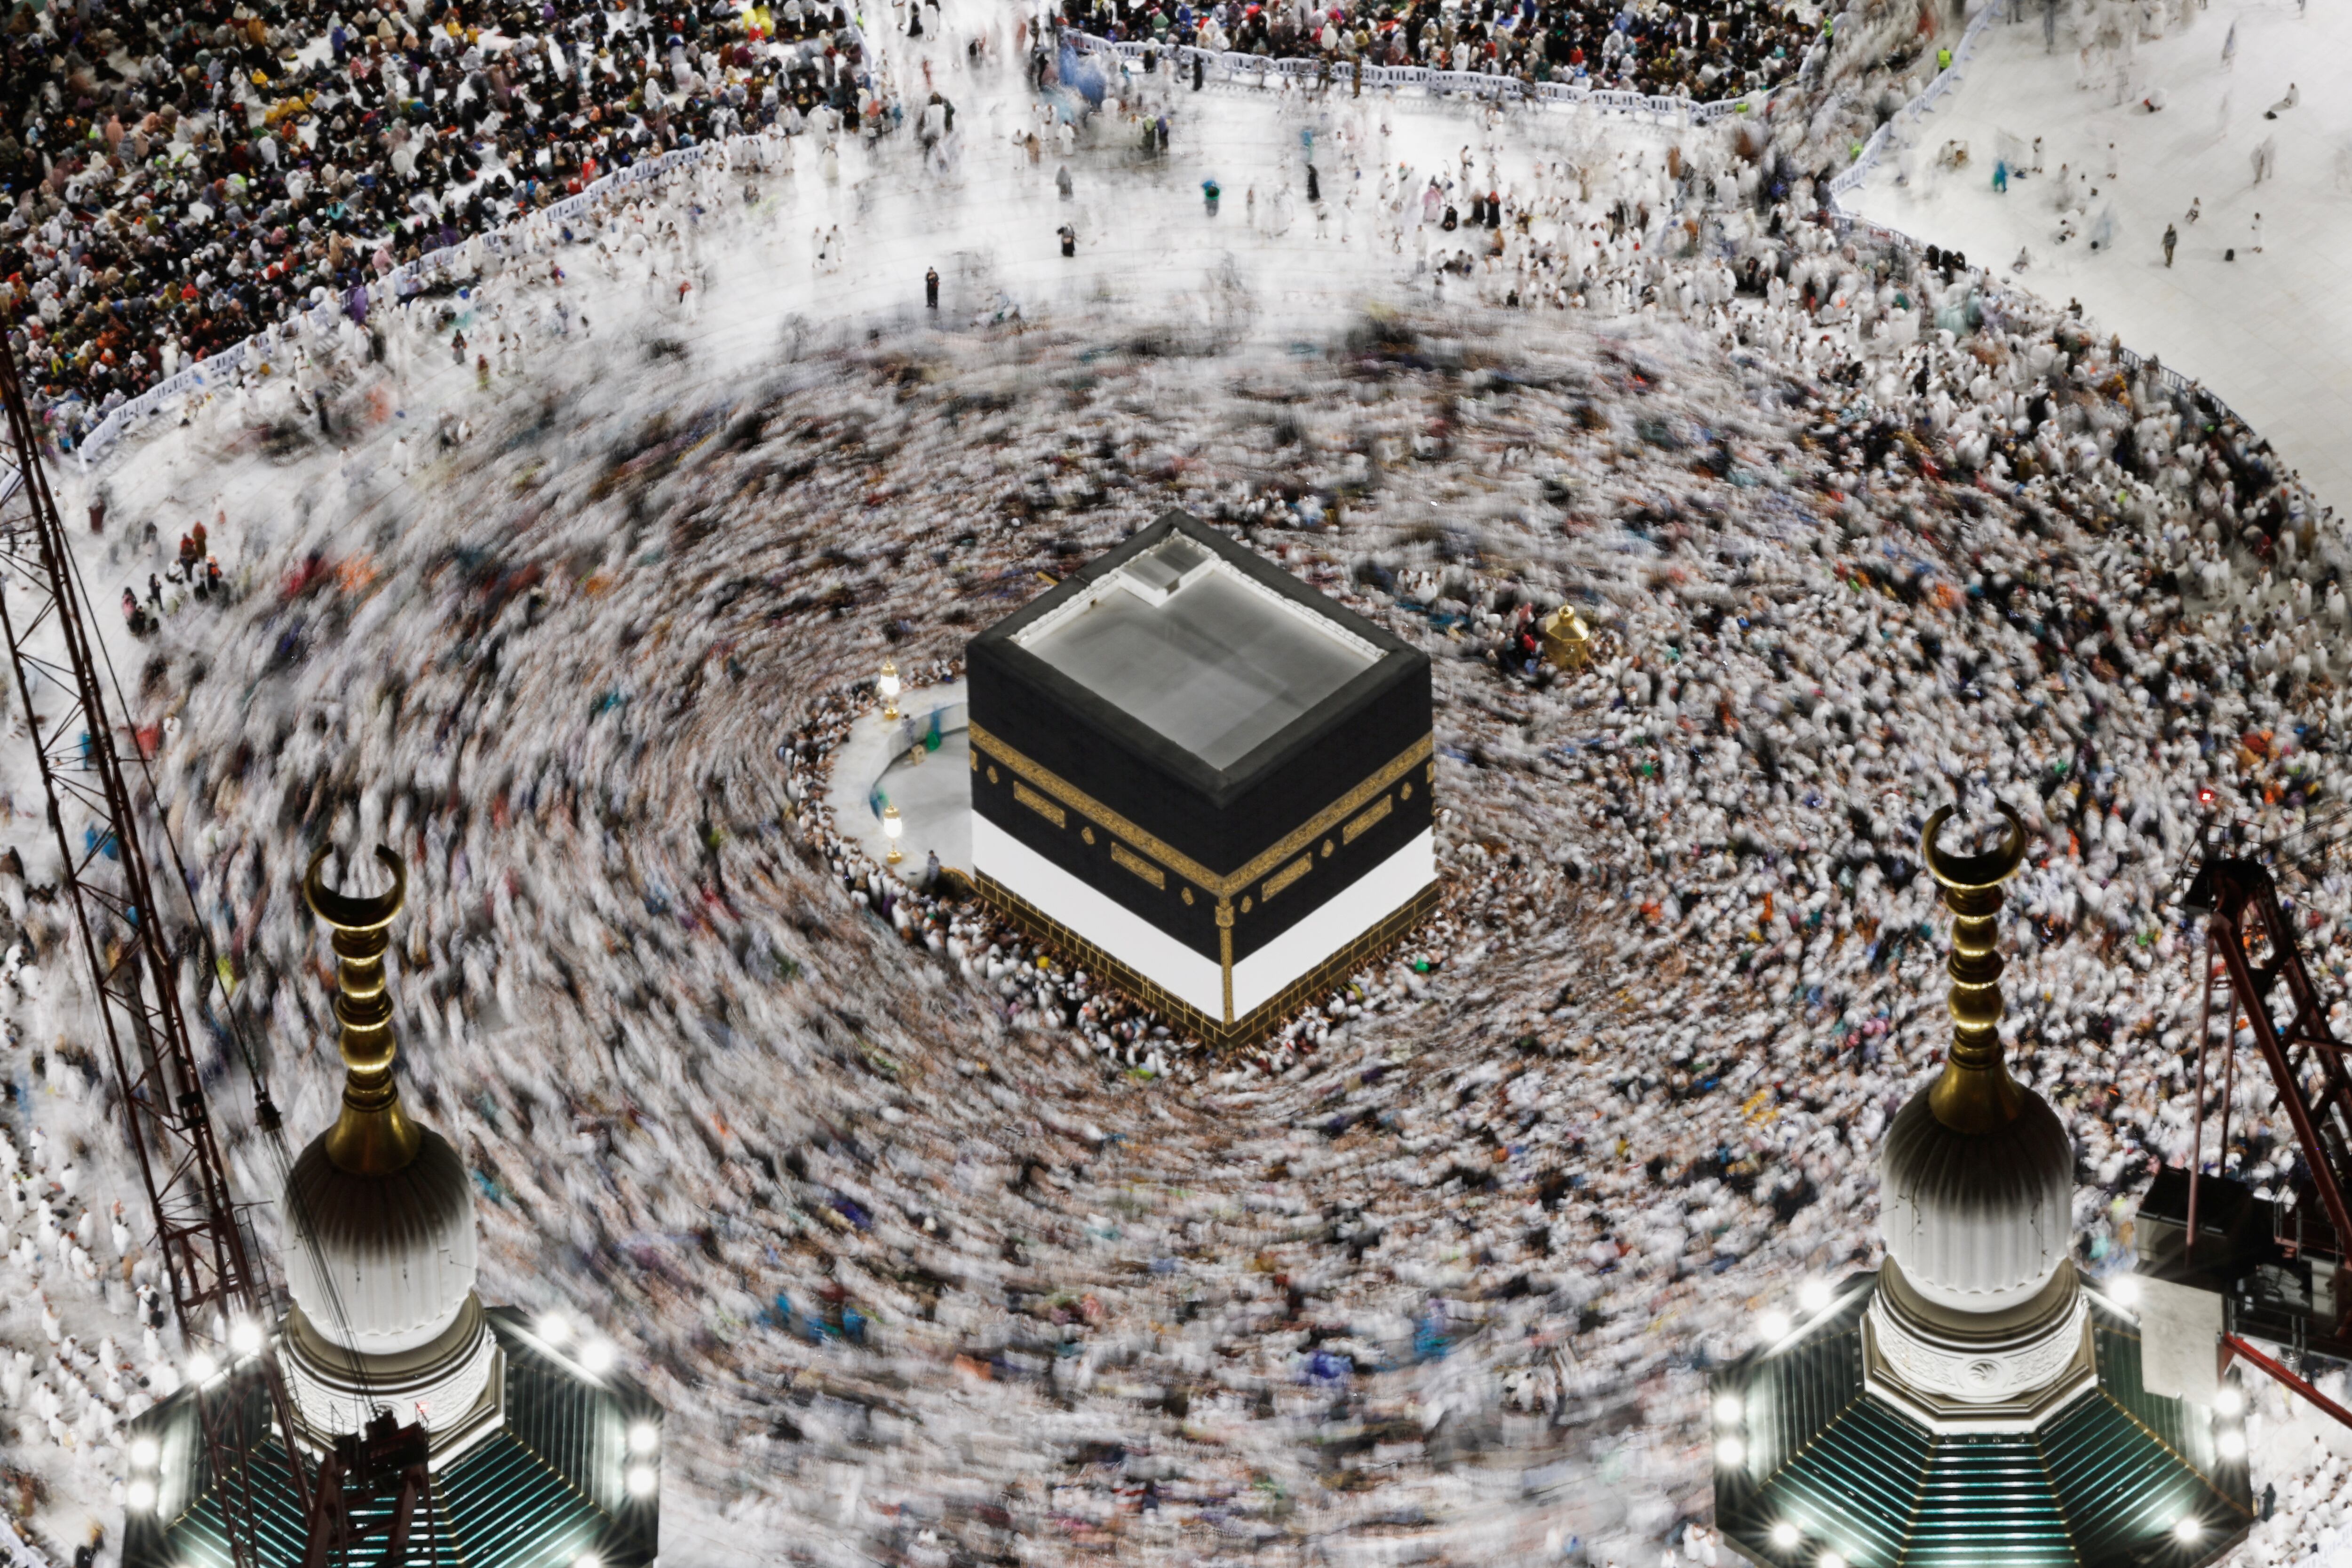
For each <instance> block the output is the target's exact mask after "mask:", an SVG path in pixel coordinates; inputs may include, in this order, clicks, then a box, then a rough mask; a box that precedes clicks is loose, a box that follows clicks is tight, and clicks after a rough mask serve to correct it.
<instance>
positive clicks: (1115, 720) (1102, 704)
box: [968, 509, 1429, 807]
mask: <svg viewBox="0 0 2352 1568" xmlns="http://www.w3.org/2000/svg"><path fill="white" fill-rule="evenodd" d="M1173 534H1181V535H1182V536H1184V537H1185V538H1189V539H1191V540H1192V541H1193V542H1194V543H1196V544H1198V545H1199V546H1201V547H1202V549H1205V550H1207V551H1208V552H1209V553H1210V554H1211V555H1213V556H1214V557H1215V558H1216V559H1218V560H1221V561H1223V562H1224V563H1225V564H1226V565H1227V566H1229V567H1231V568H1232V569H1233V570H1234V571H1235V572H1236V573H1238V574H1240V575H1241V576H1242V577H1244V578H1246V579H1247V580H1249V581H1250V582H1251V583H1254V584H1256V585H1258V586H1259V587H1261V588H1264V589H1265V590H1267V591H1270V592H1271V593H1273V594H1274V595H1276V596H1278V597H1279V598H1281V599H1282V600H1284V601H1287V602H1288V603H1289V604H1291V605H1293V606H1295V607H1297V609H1299V610H1302V611H1304V612H1307V613H1308V614H1309V615H1311V616H1313V617H1315V618H1317V619H1318V620H1319V621H1321V622H1324V623H1325V624H1326V625H1328V627H1329V628H1331V629H1332V631H1333V632H1335V633H1337V634H1338V637H1339V638H1340V639H1344V640H1345V641H1347V642H1348V643H1360V644H1365V645H1368V652H1367V653H1366V654H1365V656H1363V657H1361V658H1359V659H1356V660H1354V661H1352V662H1351V664H1350V667H1349V671H1348V672H1346V673H1344V675H1343V676H1332V677H1329V678H1326V679H1324V680H1322V681H1320V682H1318V684H1317V685H1315V686H1314V687H1312V688H1311V691H1310V695H1311V696H1312V700H1311V701H1307V702H1306V703H1304V704H1303V705H1302V706H1301V709H1300V711H1298V712H1297V714H1296V716H1292V717H1290V718H1289V719H1288V721H1287V722H1286V723H1283V724H1281V725H1280V726H1279V727H1276V728H1274V729H1273V730H1272V732H1271V733H1270V734H1267V735H1265V737H1264V738H1263V739H1260V740H1257V741H1256V743H1255V744H1254V745H1251V746H1249V747H1248V748H1247V749H1246V750H1245V751H1244V752H1242V753H1241V754H1240V755H1238V756H1234V757H1231V758H1223V757H1222V756H1221V755H1220V754H1219V753H1218V752H1216V751H1214V750H1213V749H1208V748H1203V747H1198V746H1188V745H1185V744H1183V743H1182V742H1181V741H1180V740H1178V739H1175V738H1171V737H1170V735H1168V734H1167V733H1165V732H1164V731H1163V730H1162V729H1161V728H1158V727H1153V725H1151V724H1150V723H1149V722H1147V721H1146V720H1145V719H1144V718H1141V717H1139V716H1137V714H1136V713H1135V712H1134V711H1132V708H1131V706H1129V705H1125V704H1122V703H1121V702H1119V701H1117V700H1114V699H1112V698H1111V697H1108V696H1106V695H1103V692H1102V691H1101V690H1100V689H1098V687H1097V686H1095V685H1089V684H1088V683H1087V681H1085V680H1081V679H1077V678H1074V677H1073V676H1072V675H1071V674H1066V673H1065V672H1064V671H1063V670H1062V669H1058V668H1056V667H1055V664H1054V663H1053V662H1051V661H1049V660H1048V659H1047V658H1045V657H1041V656H1040V655H1039V654H1038V653H1034V652H1032V651H1031V650H1030V649H1029V648H1027V647H1024V646H1023V643H1024V635H1025V634H1026V633H1028V632H1030V631H1031V629H1032V628H1034V627H1036V626H1037V625H1038V624H1039V622H1044V621H1046V620H1048V619H1049V618H1050V617H1052V616H1053V615H1054V614H1055V612H1057V611H1059V610H1061V609H1062V608H1063V607H1064V606H1065V605H1066V604H1068V603H1070V601H1073V600H1075V599H1077V598H1079V597H1080V596H1081V595H1084V594H1087V592H1089V591H1091V590H1092V589H1093V588H1094V586H1095V585H1096V584H1097V582H1098V581H1099V580H1101V579H1103V578H1105V577H1108V576H1109V575H1110V574H1112V573H1114V572H1117V571H1118V570H1120V569H1122V568H1123V567H1126V566H1127V565H1128V563H1129V562H1130V561H1133V560H1135V559H1137V558H1139V557H1142V556H1144V555H1146V554H1147V553H1148V552H1150V551H1152V550H1154V549H1157V548H1158V547H1160V545H1162V544H1163V543H1165V542H1166V541H1167V540H1168V538H1170V536H1171V535H1173ZM1279 614H1280V612H1279V610H1275V611H1273V612H1272V616H1278V615H1279ZM1269 618H1271V616H1270V617H1269ZM968 658H969V662H970V664H971V668H972V669H973V670H974V672H975V673H976V674H977V673H978V672H980V671H982V670H983V669H985V670H986V671H987V672H988V673H989V674H992V675H995V676H998V677H1000V679H1003V680H1008V681H1010V682H1011V683H1012V684H1013V685H1014V686H1016V687H1019V688H1026V689H1027V690H1029V691H1032V692H1034V693H1036V694H1037V695H1042V696H1044V697H1046V698H1048V699H1049V700H1050V703H1051V705H1052V706H1059V707H1061V708H1064V709H1066V710H1067V711H1069V712H1070V713H1071V714H1073V715H1075V716H1077V717H1078V718H1080V719H1081V720H1082V721H1083V722H1084V723H1085V724H1086V725H1087V727H1089V728H1090V729H1092V730H1093V731H1094V732H1096V733H1097V734H1098V735H1100V736H1103V737H1108V738H1110V739H1114V740H1116V741H1117V742H1118V744H1119V745H1120V746H1122V747H1125V748H1127V749H1129V750H1131V751H1133V752H1135V753H1136V754H1138V756H1139V758H1141V759H1143V760H1144V761H1146V763H1147V764H1148V765H1149V766H1151V767H1153V768H1155V769H1157V770H1160V771H1162V772H1164V773H1165V774H1166V775H1167V776H1168V777H1169V778H1170V779H1171V781H1175V782H1179V783H1181V784H1182V785H1184V786H1187V787H1189V789H1191V790H1192V791H1194V792H1197V793H1198V794H1199V795H1201V796H1202V797H1204V798H1206V800H1208V801H1209V802H1210V803H1211V804H1212V805H1213V806H1217V807H1223V806H1229V805H1231V804H1233V803H1234V802H1235V801H1237V800H1241V799H1242V798H1244V796H1246V795H1247V794H1248V793H1249V792H1250V791H1251V789H1252V788H1253V787H1254V786H1255V785H1256V784H1258V783H1260V782H1261V781H1263V780H1265V779H1267V778H1269V777H1271V776H1273V775H1275V774H1277V773H1280V772H1282V771H1284V770H1285V769H1286V768H1288V767H1289V766H1290V764H1292V763H1293V762H1294V761H1295V760H1296V759H1297V758H1298V757H1299V756H1300V755H1301V754H1302V753H1303V752H1306V751H1307V750H1308V749H1309V748H1311V747H1316V746H1317V745H1318V743H1321V742H1323V741H1326V740H1327V739H1328V737H1330V736H1331V735H1333V734H1334V733H1335V732H1338V731H1341V730H1344V729H1346V728H1348V727H1349V726H1350V725H1351V724H1358V723H1359V722H1360V719H1361V717H1362V716H1363V715H1364V714H1365V713H1366V712H1367V711H1369V710H1373V709H1376V708H1378V707H1379V706H1381V705H1382V701H1383V698H1385V697H1387V696H1389V695H1391V694H1396V693H1400V692H1405V693H1411V692H1412V691H1414V690H1416V689H1417V690H1419V691H1421V692H1423V693H1425V691H1426V688H1427V683H1428V671H1429V657H1428V655H1427V654H1425V653H1422V652H1421V651H1420V650H1419V649H1417V648H1415V647H1413V646H1412V645H1411V644H1410V643H1405V642H1403V641H1402V640H1401V639H1400V638H1398V637H1396V636H1394V635H1393V634H1391V632H1387V631H1385V630H1383V629H1382V628H1381V627H1379V626H1377V625H1374V624H1373V623H1372V622H1370V621H1367V620H1365V619H1364V618H1363V617H1362V616H1360V615H1358V614H1356V613H1355V612H1352V611H1350V610H1349V609H1348V608H1347V607H1346V606H1344V605H1342V604H1340V603H1339V601H1336V600H1334V599H1332V598H1330V597H1329V596H1328V595H1326V594H1323V593H1318V592H1317V591H1315V590H1314V589H1312V588H1310V587H1308V586H1307V585H1306V584H1304V583H1302V582H1300V581H1299V580H1297V578H1295V577H1293V576H1292V575H1291V574H1290V573H1289V572H1287V571H1285V570H1283V569H1282V568H1281V567H1279V566H1277V565H1276V564H1275V563H1273V562H1271V561H1269V560H1267V559H1265V558H1264V557H1263V556H1260V555H1259V554H1257V553H1256V552H1255V550H1252V549H1247V548H1245V547H1244V546H1242V545H1239V544H1236V543H1234V541H1233V540H1231V539H1228V538H1225V537H1224V536H1223V534H1221V533H1219V532H1218V531H1217V530H1215V529H1214V528H1210V527H1208V526H1207V525H1206V524H1203V523H1202V522H1201V521H1199V520H1198V519H1197V518H1195V517H1192V516H1191V515H1190V514H1188V513H1185V512H1182V511H1178V510H1172V509H1171V510H1170V511H1167V512H1164V513H1162V514H1161V515H1160V518H1159V520H1158V521H1156V522H1154V523H1152V524H1151V525H1150V526H1149V527H1148V528H1142V529H1140V530H1139V531H1138V532H1136V533H1135V534H1134V535H1133V536H1131V537H1130V538H1128V539H1127V540H1126V541H1125V542H1124V543H1122V544H1120V545H1118V547H1117V548H1115V549H1111V550H1109V551H1108V552H1107V553H1105V554H1103V555H1101V556H1099V557H1097V558H1096V559H1094V560H1091V561H1089V562H1087V564H1086V565H1085V566H1083V567H1081V568H1079V569H1078V570H1076V571H1075V572H1073V573H1071V574H1070V576H1069V577H1067V578H1066V579H1065V580H1063V581H1062V582H1061V583H1060V584H1059V585H1058V586H1057V587H1055V589H1053V590H1052V591H1050V592H1047V593H1045V594H1043V595H1040V596H1039V597H1038V598H1037V599H1035V600H1034V601H1031V602H1030V603H1029V604H1027V605H1025V606H1024V607H1023V608H1022V609H1021V610H1019V611H1017V612H1014V613H1013V614H1012V615H1009V616H1007V617H1006V618H1005V619H1004V620H1003V621H1000V622H997V623H996V624H995V625H993V626H991V627H990V628H988V629H987V630H986V631H985V632H981V633H980V634H979V635H978V636H977V637H974V638H973V639H972V641H971V644H970V648H969V650H968ZM1171 678H1174V675H1173V674H1171ZM988 684H989V683H988V678H987V676H986V675H982V676H981V677H980V678H979V679H977V680H975V683H974V695H973V717H974V718H975V719H977V720H979V721H980V722H981V723H982V725H984V726H988V727H992V728H1000V729H1001V724H1002V716H1001V715H999V716H992V715H991V714H989V713H988V712H987V711H986V709H987V707H988V706H989V703H988V700H987V696H988ZM1419 731H1420V733H1422V734H1426V733H1427V731H1428V722H1427V707H1426V699H1425V696H1424V698H1423V704H1422V707H1421V714H1420V723H1419ZM1408 738H1409V737H1408ZM1402 744H1403V742H1402V740H1400V741H1399V744H1398V746H1397V747H1391V748H1390V749H1391V751H1393V750H1395V749H1399V748H1401V747H1402ZM1383 759H1385V758H1383Z"/></svg>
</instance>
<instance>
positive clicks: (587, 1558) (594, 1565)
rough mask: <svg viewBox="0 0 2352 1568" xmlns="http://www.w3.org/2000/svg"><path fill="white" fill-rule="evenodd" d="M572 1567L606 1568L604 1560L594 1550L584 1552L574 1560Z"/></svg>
mask: <svg viewBox="0 0 2352 1568" xmlns="http://www.w3.org/2000/svg"><path fill="white" fill-rule="evenodd" d="M572 1568H604V1559H603V1558H601V1557H599V1556H597V1555H596V1554H595V1553H594V1552H582V1553H581V1554H580V1555H579V1556H577V1557H574V1558H573V1559H572Z"/></svg>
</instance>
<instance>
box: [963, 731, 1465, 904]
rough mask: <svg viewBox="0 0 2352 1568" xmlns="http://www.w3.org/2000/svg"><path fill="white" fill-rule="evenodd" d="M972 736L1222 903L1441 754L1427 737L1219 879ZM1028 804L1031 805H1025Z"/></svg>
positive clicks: (979, 734) (1066, 785)
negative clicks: (1417, 766)
mask: <svg viewBox="0 0 2352 1568" xmlns="http://www.w3.org/2000/svg"><path fill="white" fill-rule="evenodd" d="M971 744H972V745H973V746H975V747H979V748H980V749H981V750H982V751H985V752H987V753H988V754H989V755H991V756H992V757H994V758H996V759H997V760H998V761H1000V762H1002V763H1003V764H1004V765H1005V766H1006V767H1007V768H1012V769H1013V772H1014V773H1016V774H1018V775H1019V776H1020V777H1021V778H1023V779H1027V780H1028V781H1029V782H1030V783H1031V784H1033V785H1034V786H1035V787H1036V788H1038V789H1042V790H1044V791H1045V793H1046V794H1048V795H1051V796H1052V797H1053V798H1054V799H1055V800H1059V801H1060V802H1061V803H1062V804H1063V805H1065V806H1067V807H1068V808H1069V809H1070V810H1074V811H1076V812H1077V813H1078V815H1080V816H1082V817H1086V818H1089V819H1091V820H1092V821H1094V822H1096V823H1097V825H1099V826H1101V827H1105V828H1108V829H1109V830H1110V831H1112V832H1114V833H1117V834H1118V836H1119V837H1121V838H1123V839H1125V840H1127V841H1129V843H1131V844H1134V845H1135V846H1136V847H1137V848H1139V849H1140V850H1142V851H1143V852H1145V853H1147V854H1149V855H1150V856H1151V857H1152V858H1153V859H1154V860H1157V861H1159V862H1160V863H1162V864H1163V865H1165V866H1167V867H1168V868H1169V869H1170V870H1171V871H1173V872H1174V873H1176V874H1177V875H1178V876H1181V877H1182V878H1183V879H1184V880H1185V881H1187V882H1189V883H1192V884H1193V885H1194V886H1196V887H1199V888H1202V889H1203V890H1205V891H1207V892H1209V893H1213V894H1216V895H1217V896H1218V897H1220V898H1230V897H1232V896H1233V895H1234V894H1236V893H1239V892H1240V891H1241V890H1242V889H1243V888H1245V887H1247V886H1249V885H1250V883H1254V882H1256V881H1257V880H1258V879H1259V878H1260V877H1263V876H1265V874H1266V873H1268V872H1271V871H1273V870H1274V869H1275V867H1276V866H1278V865H1281V864H1283V863H1284V862H1286V861H1289V860H1291V859H1292V858H1294V857H1295V856H1296V855H1297V853H1298V852H1299V851H1301V850H1303V849H1305V848H1306V847H1307V845H1308V844H1311V843H1313V842H1314V841H1316V840H1317V839H1318V838H1320V837H1322V836H1323V835H1324V834H1325V833H1327V832H1328V831H1331V829H1332V828H1334V827H1336V826H1338V825H1339V823H1341V822H1343V821H1347V820H1348V819H1349V818H1350V817H1352V816H1354V815H1355V814H1356V813H1357V812H1359V811H1360V810H1363V809H1364V807H1365V806H1366V805H1367V804H1369V803H1370V801H1371V800H1372V799H1373V798H1374V797H1375V796H1377V795H1379V794H1381V792H1382V791H1384V790H1385V789H1388V787H1389V786H1390V785H1391V784H1394V783H1395V782H1396V781H1397V780H1398V779H1401V778H1402V777H1403V776H1404V775H1405V774H1407V773H1410V772H1411V771H1412V769H1413V768H1414V766H1415V765H1416V764H1418V763H1422V762H1425V761H1429V760H1430V759H1431V758H1433V756H1434V755H1435V753H1436V749H1437V743H1436V737H1435V736H1434V735H1424V736H1423V737H1421V738H1420V739H1419V740H1416V741H1414V742H1413V743H1412V745H1411V746H1409V747H1405V748H1404V750H1402V752H1399V753H1398V754H1397V755H1396V756H1394V757H1392V758H1390V759H1389V760H1388V761H1387V762H1385V763H1382V764H1381V767H1380V768H1378V769H1377V770H1375V771H1374V772H1373V773H1372V774H1371V775H1370V777H1369V778H1367V779H1365V780H1364V781H1363V782H1362V783H1360V784H1359V785H1357V786H1356V787H1355V788H1354V789H1349V791H1348V792H1347V793H1346V794H1344V795H1342V796H1340V797H1339V799H1338V800H1334V801H1332V802H1331V803H1330V804H1329V805H1328V806H1326V807H1324V808H1323V809H1322V810H1319V811H1318V812H1316V813H1315V815H1313V816H1312V817H1309V818H1308V819H1307V821H1305V822H1303V823H1301V824H1300V825H1299V826H1298V827H1297V828H1294V829H1292V830H1291V831H1289V832H1287V833H1286V834H1284V835H1283V836H1282V838H1281V840H1280V841H1278V842H1276V843H1275V844H1274V845H1273V846H1272V847H1270V848H1268V849H1266V850H1265V851H1264V852H1262V853H1260V854H1257V855H1255V856H1254V857H1253V858H1252V859H1251V860H1250V862H1249V863H1248V864H1246V865H1244V866H1243V867H1242V868H1241V869H1240V870H1238V871H1236V872H1234V873H1232V874H1230V875H1220V874H1219V873H1216V872H1213V871H1211V870H1210V869H1209V868H1208V867H1207V866H1204V865H1202V863H1201V862H1199V861H1196V860H1194V859H1193V858H1192V856H1190V855H1188V854H1186V853H1184V852H1182V851H1181V850H1179V849H1177V848H1176V847H1175V846H1174V845H1172V844H1171V843H1169V842H1168V841H1166V840H1164V839H1162V838H1160V836H1159V835H1158V834H1156V833H1153V832H1150V831H1148V830H1146V829H1145V828H1143V827H1142V826H1140V825H1139V824H1138V823H1136V822H1133V821H1129V820H1128V819H1127V818H1125V817H1122V816H1120V815H1119V814H1118V812H1117V811H1114V810H1111V809H1110V808H1109V807H1108V806H1106V805H1104V804H1103V803H1102V802H1101V801H1099V800H1096V799H1095V798H1094V797H1093V796H1091V795H1089V794H1087V792H1086V791H1085V790H1083V789H1079V788H1078V787H1077V786H1076V785H1075V784H1072V783H1070V782H1069V781H1068V780H1067V779H1064V778H1062V777H1061V776H1060V775H1059V774H1057V773H1055V772H1054V771H1053V770H1052V769H1050V768H1044V767H1041V766H1039V765H1038V764H1037V763H1035V762H1034V761H1032V760H1030V759H1029V758H1026V757H1024V756H1023V755H1022V754H1021V753H1020V752H1018V751H1015V750H1014V749H1013V747H1009V746H1007V745H1005V744H1004V742H1003V741H1002V740H999V739H998V738H997V737H995V736H993V735H991V734H990V733H989V732H988V731H987V730H986V729H984V728H982V727H981V726H979V725H977V724H975V725H973V726H972V727H971ZM1015 791H1016V794H1017V793H1018V786H1016V787H1015ZM1024 804H1027V802H1025V801H1024Z"/></svg>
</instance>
